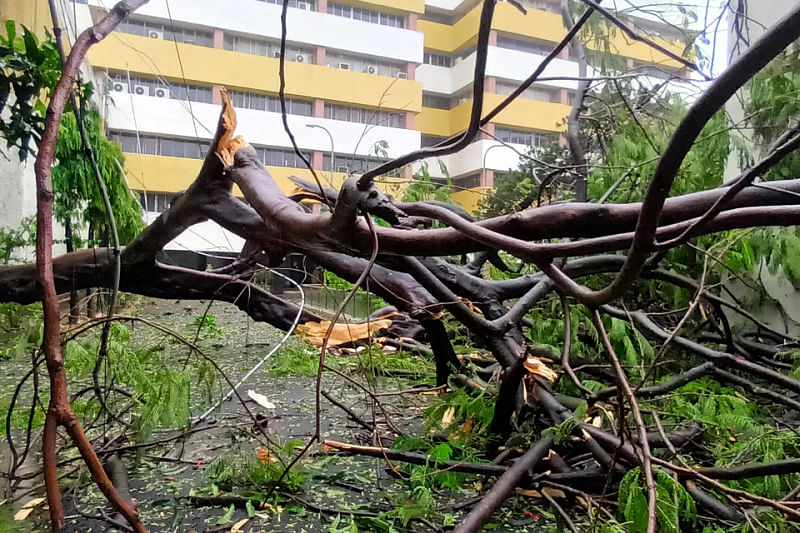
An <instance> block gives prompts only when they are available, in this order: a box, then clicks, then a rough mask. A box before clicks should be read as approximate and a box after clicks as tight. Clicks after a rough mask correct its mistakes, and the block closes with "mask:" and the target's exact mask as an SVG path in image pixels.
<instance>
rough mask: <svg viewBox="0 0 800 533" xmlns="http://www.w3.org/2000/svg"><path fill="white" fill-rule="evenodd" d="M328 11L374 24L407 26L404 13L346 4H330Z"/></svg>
mask: <svg viewBox="0 0 800 533" xmlns="http://www.w3.org/2000/svg"><path fill="white" fill-rule="evenodd" d="M328 13H330V14H331V15H336V16H337V17H345V18H350V19H354V20H361V21H364V22H370V23H372V24H382V25H384V26H392V27H394V28H405V27H406V19H405V17H404V16H402V15H393V14H391V13H384V12H383V11H373V10H371V9H364V8H361V7H355V6H348V5H346V4H335V3H329V4H328Z"/></svg>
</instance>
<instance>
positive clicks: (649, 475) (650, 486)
mask: <svg viewBox="0 0 800 533" xmlns="http://www.w3.org/2000/svg"><path fill="white" fill-rule="evenodd" d="M592 323H593V324H594V327H595V328H596V329H597V332H598V334H599V335H600V341H601V342H602V343H603V346H604V347H605V350H606V353H608V356H609V357H610V358H611V361H612V362H613V363H614V370H615V372H616V374H617V387H619V390H621V391H622V392H623V393H624V394H625V397H626V398H627V400H628V404H629V405H630V407H631V413H632V414H633V419H634V421H635V422H636V429H637V431H638V433H639V446H641V448H642V470H643V471H644V479H645V485H646V486H647V533H656V528H657V526H658V523H657V516H658V515H657V513H658V512H657V509H656V504H657V502H658V498H657V496H656V483H655V478H654V476H653V466H652V464H651V461H650V460H651V456H650V443H649V442H648V440H647V426H646V425H645V423H644V419H642V412H641V410H640V409H639V402H638V401H637V400H636V395H635V394H634V393H633V390H632V389H631V385H630V383H629V382H628V378H627V377H626V376H625V370H624V369H623V368H622V365H621V364H620V362H619V358H618V357H617V354H616V352H615V351H614V347H613V346H612V345H611V341H610V340H609V338H608V333H606V328H605V326H604V325H603V319H602V318H601V317H600V313H599V312H598V311H597V310H594V311H593V312H592ZM620 418H622V417H620ZM620 436H621V435H620Z"/></svg>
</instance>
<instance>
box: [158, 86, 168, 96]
mask: <svg viewBox="0 0 800 533" xmlns="http://www.w3.org/2000/svg"><path fill="white" fill-rule="evenodd" d="M155 95H156V98H169V89H167V88H166V87H156V90H155Z"/></svg>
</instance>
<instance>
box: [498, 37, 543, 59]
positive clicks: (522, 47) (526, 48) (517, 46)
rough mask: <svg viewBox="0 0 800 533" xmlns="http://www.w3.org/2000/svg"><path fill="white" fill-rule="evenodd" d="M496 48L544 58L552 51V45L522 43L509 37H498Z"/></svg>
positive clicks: (531, 42)
mask: <svg viewBox="0 0 800 533" xmlns="http://www.w3.org/2000/svg"><path fill="white" fill-rule="evenodd" d="M497 46H498V47H500V48H507V49H509V50H518V51H520V52H527V53H529V54H536V55H540V56H546V55H547V54H549V53H550V52H552V51H553V46H552V45H549V44H545V43H537V42H533V41H523V40H521V39H512V38H511V37H498V38H497Z"/></svg>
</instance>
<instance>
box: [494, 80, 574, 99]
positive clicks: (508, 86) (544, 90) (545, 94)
mask: <svg viewBox="0 0 800 533" xmlns="http://www.w3.org/2000/svg"><path fill="white" fill-rule="evenodd" d="M518 85H519V84H517V83H514V82H507V81H498V82H497V84H496V85H495V91H496V92H497V94H500V95H503V96H508V95H509V94H511V93H513V92H514V91H515V90H516V89H517V86H518ZM520 97H522V98H529V99H531V100H538V101H540V102H558V101H559V100H560V99H559V97H558V89H551V88H550V87H543V86H541V85H533V86H531V87H528V88H527V89H525V90H524V91H522V93H521V94H520Z"/></svg>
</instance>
